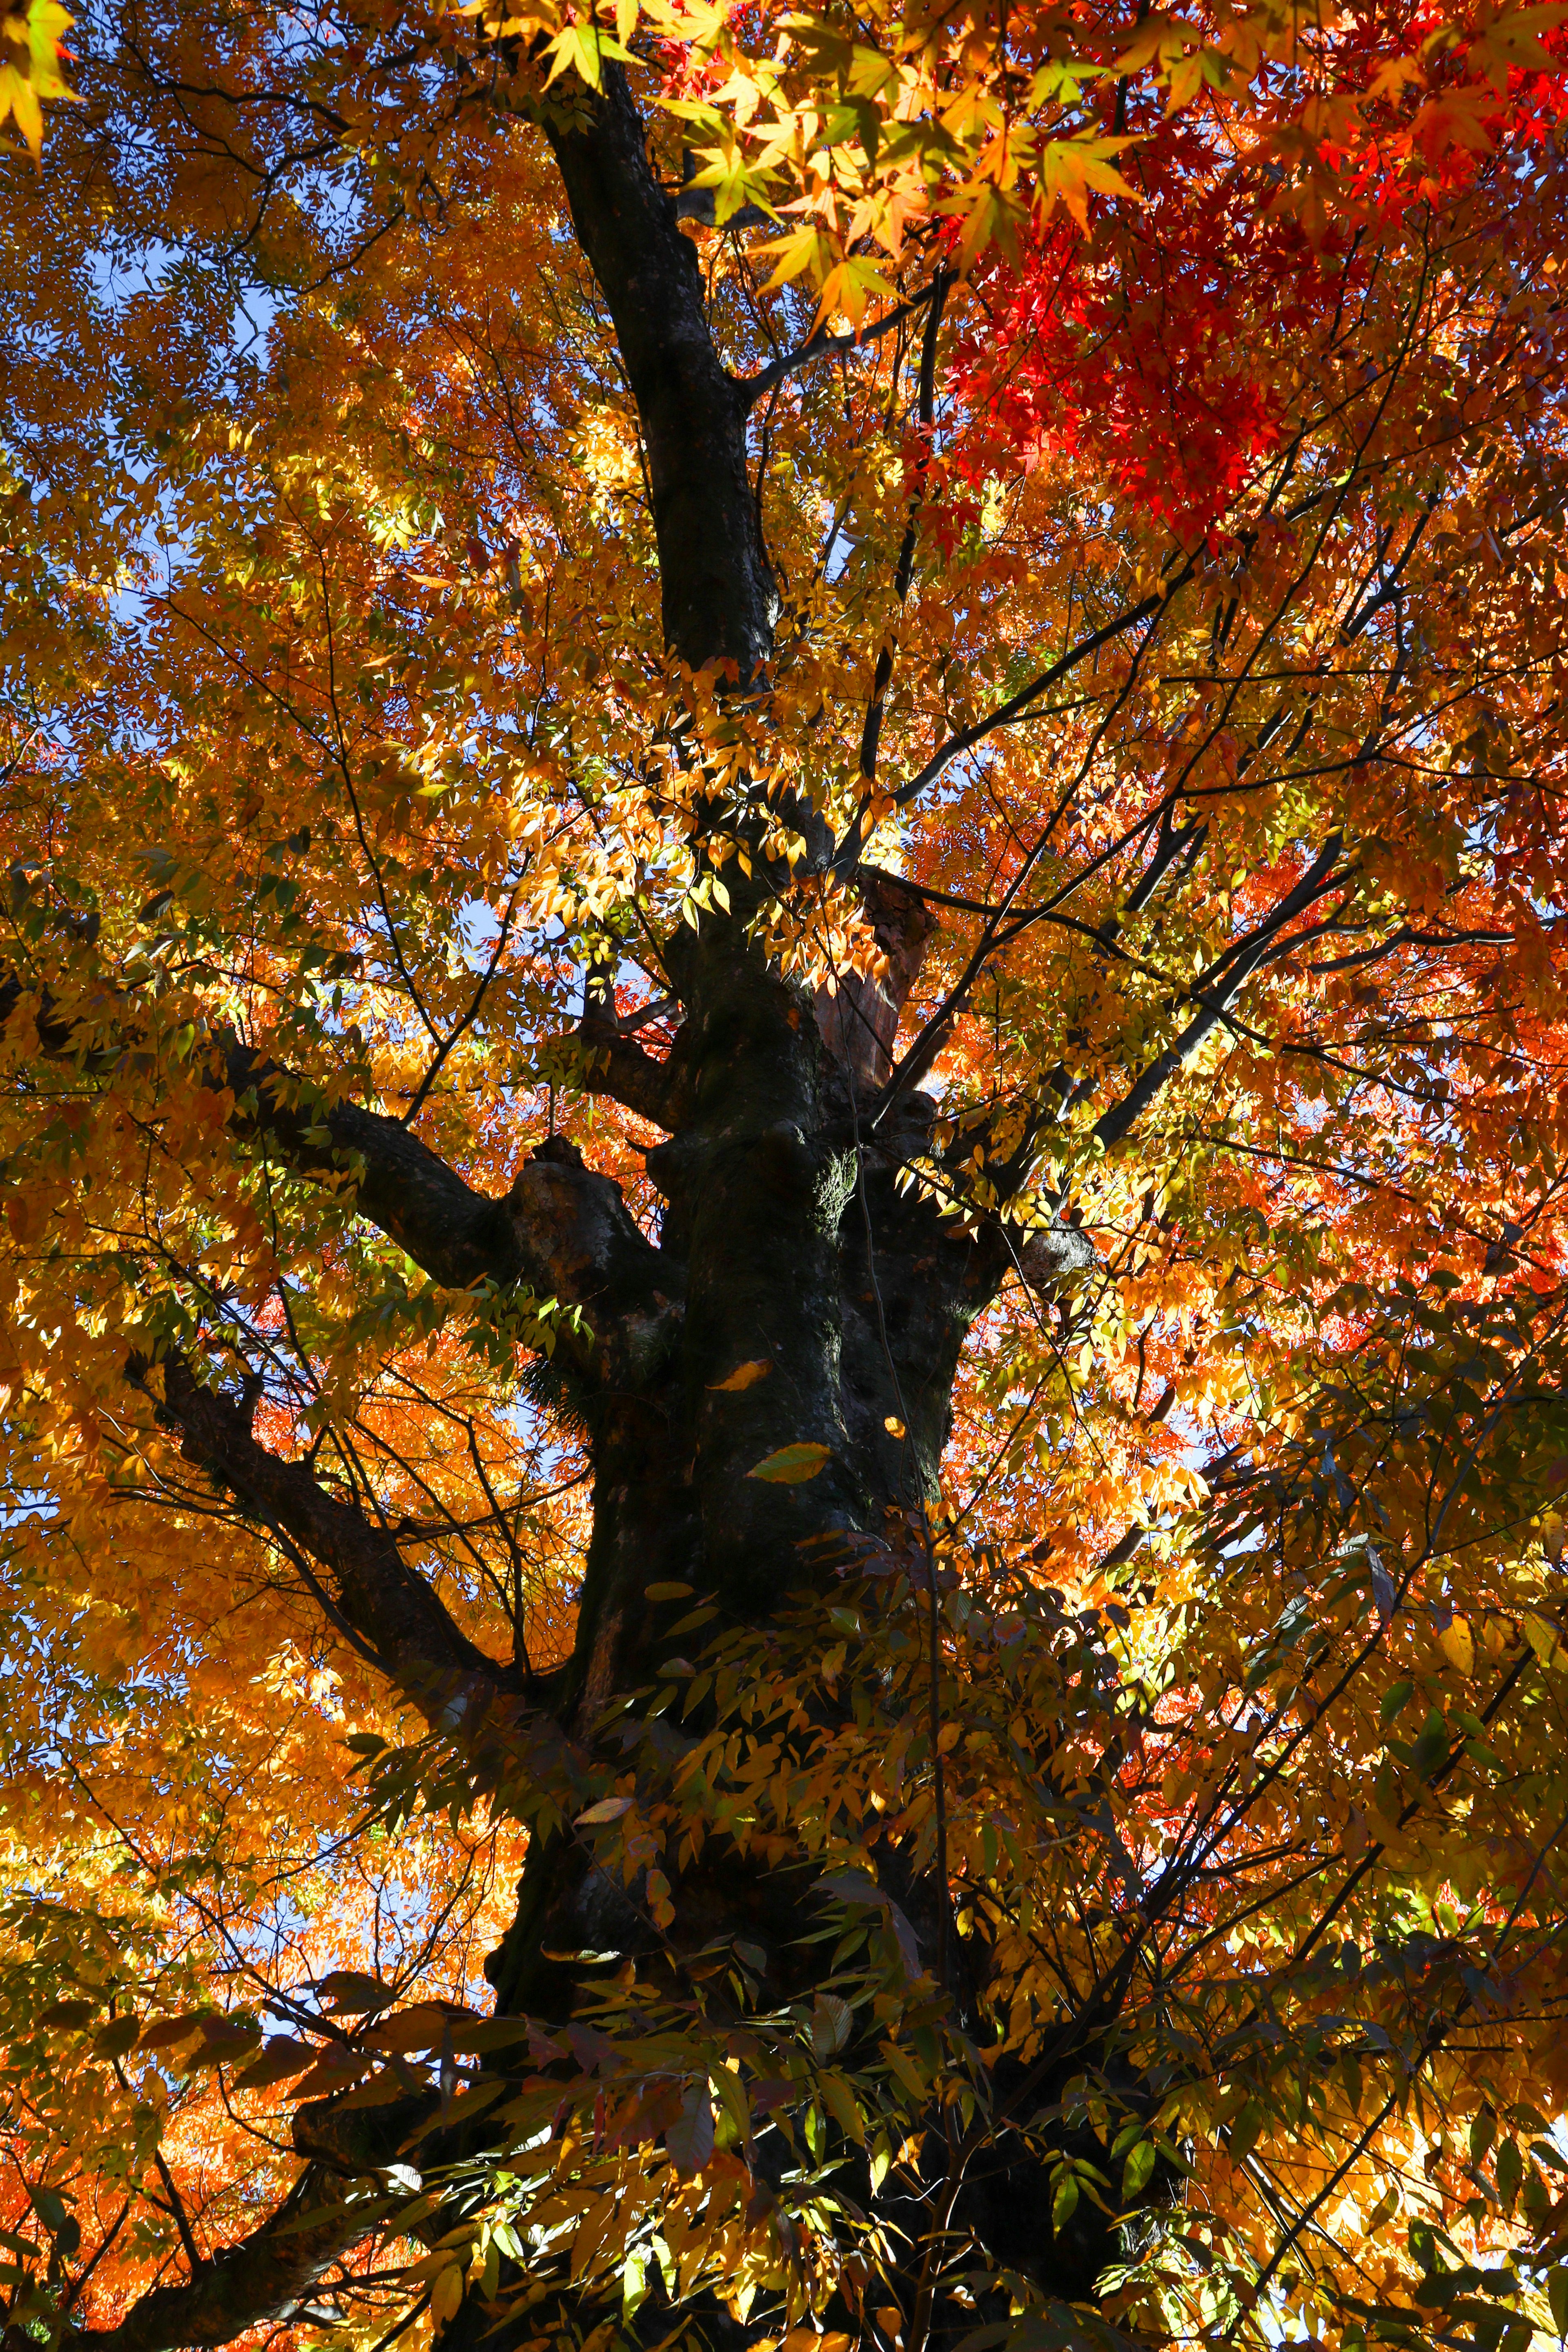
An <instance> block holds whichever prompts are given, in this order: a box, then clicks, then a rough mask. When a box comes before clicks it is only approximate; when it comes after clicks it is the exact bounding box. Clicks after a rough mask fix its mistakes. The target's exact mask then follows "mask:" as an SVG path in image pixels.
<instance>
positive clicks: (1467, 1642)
mask: <svg viewBox="0 0 1568 2352" xmlns="http://www.w3.org/2000/svg"><path fill="white" fill-rule="evenodd" d="M1437 1646H1438V1648H1439V1649H1440V1650H1441V1651H1442V1653H1443V1655H1444V1656H1445V1657H1446V1658H1447V1659H1448V1664H1450V1665H1451V1666H1454V1667H1456V1668H1457V1669H1458V1672H1459V1673H1460V1674H1461V1675H1468V1674H1469V1673H1470V1672H1471V1671H1472V1669H1473V1668H1474V1665H1475V1663H1476V1645H1475V1639H1474V1636H1473V1635H1472V1634H1471V1632H1470V1629H1469V1622H1468V1621H1467V1620H1466V1619H1465V1618H1463V1617H1456V1618H1455V1619H1454V1622H1453V1623H1452V1624H1451V1625H1449V1626H1448V1628H1447V1630H1446V1631H1445V1632H1443V1633H1439V1634H1438V1636H1437Z"/></svg>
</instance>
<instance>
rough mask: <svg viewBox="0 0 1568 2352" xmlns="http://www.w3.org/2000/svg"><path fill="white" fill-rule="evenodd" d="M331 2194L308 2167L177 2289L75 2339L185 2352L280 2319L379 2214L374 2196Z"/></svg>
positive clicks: (151, 2351)
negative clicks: (246, 2230) (268, 2211)
mask: <svg viewBox="0 0 1568 2352" xmlns="http://www.w3.org/2000/svg"><path fill="white" fill-rule="evenodd" d="M331 2194H332V2189H331V2185H330V2184H329V2179H328V2177H327V2176H326V2175H325V2174H324V2173H323V2172H322V2171H321V2170H320V2169H319V2168H318V2167H316V2166H314V2165H312V2166H310V2167H308V2168H307V2169H306V2171H305V2172H304V2173H303V2174H301V2176H300V2178H299V2179H298V2182H297V2183H296V2184H295V2188H294V2190H293V2192H292V2194H291V2195H290V2197H289V2198H288V2200H287V2202H286V2203H285V2204H284V2205H283V2206H281V2207H280V2208H279V2210H277V2212H276V2213H274V2214H272V2215H270V2216H269V2218H268V2219H267V2221H264V2222H263V2223H262V2226H261V2227H260V2229H259V2230H255V2231H252V2233H251V2235H250V2236H249V2237H248V2238H242V2239H241V2240H240V2242H239V2243H238V2244H237V2245H233V2246H225V2248H224V2250H223V2252H221V2253H218V2254H214V2255H213V2257H212V2258H211V2260H210V2261H207V2262H199V2263H194V2264H193V2266H192V2271H191V2276H190V2278H189V2279H188V2280H187V2281H186V2282H185V2284H183V2285H182V2286H155V2287H153V2288H152V2289H151V2290H150V2292H149V2293H148V2294H144V2295H142V2296H141V2298H140V2299H139V2300H138V2301H137V2302H135V2303H133V2304H132V2305H131V2309H130V2310H129V2311H128V2312H127V2313H126V2315H125V2317H124V2318H123V2319H122V2320H121V2321H120V2324H119V2326H117V2327H108V2328H104V2329H102V2330H101V2331H99V2332H93V2331H90V2330H89V2332H88V2333H87V2334H86V2335H84V2336H80V2337H79V2339H78V2340H79V2341H81V2342H83V2343H85V2344H89V2345H91V2346H93V2347H95V2352H185V2347H189V2346H197V2345H202V2346H205V2345H216V2344H227V2343H228V2342H229V2341H230V2340H231V2339H232V2338H233V2337H234V2336H239V2335H241V2334H243V2333H244V2331H245V2329H246V2328H247V2327H253V2326H256V2323H257V2322H258V2321H260V2320H264V2319H281V2318H282V2317H283V2316H284V2315H285V2314H286V2313H287V2312H289V2311H291V2310H292V2309H293V2308H294V2306H295V2305H296V2304H298V2301H299V2300H300V2297H301V2296H302V2295H304V2294H306V2293H307V2292H308V2290H309V2289H310V2288H311V2287H312V2286H314V2285H315V2284H316V2282H317V2280H318V2279H319V2278H320V2277H321V2275H322V2273H323V2272H325V2271H327V2270H328V2269H329V2268H330V2266H331V2264H332V2263H335V2262H336V2261H337V2259H338V2257H339V2256H340V2254H342V2253H345V2252H347V2251H348V2249H349V2248H350V2246H351V2245H353V2244H355V2243H356V2242H357V2241H358V2240H359V2239H361V2238H363V2237H364V2236H366V2235H367V2234H368V2232H369V2231H371V2229H372V2228H373V2227H374V2226H375V2223H376V2221H378V2220H380V2219H381V2218H382V2212H383V2210H384V2209H383V2208H382V2204H381V2200H379V2199H375V2200H371V2199H369V2198H361V2199H358V2200H353V2199H349V2198H341V2201H333V2202H330V2203H328V2202H326V2201H325V2200H326V2199H327V2198H328V2197H329V2196H330V2195H331ZM367 2208H368V2209H369V2210H366V2209H367ZM312 2211H315V2212H316V2219H314V2220H313V2221H307V2222H306V2223H305V2225H304V2227H303V2228H302V2227H300V2225H299V2217H300V2216H301V2215H302V2214H308V2213H311V2212H312Z"/></svg>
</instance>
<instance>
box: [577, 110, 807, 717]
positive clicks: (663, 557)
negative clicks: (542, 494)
mask: <svg viewBox="0 0 1568 2352" xmlns="http://www.w3.org/2000/svg"><path fill="white" fill-rule="evenodd" d="M545 129H546V131H547V133H548V135H549V142H550V145H551V146H552V147H553V149H554V150H555V157H556V162H557V163H558V164H559V168H560V175H561V178H562V180H563V181H564V182H565V184H566V194H567V202H568V204H569V205H570V207H571V219H572V226H573V227H574V229H575V230H576V232H577V239H578V243H579V244H580V247H582V250H583V252H584V254H585V255H586V256H587V257H588V260H589V263H590V265H591V268H592V270H593V274H594V276H595V277H596V278H597V279H598V280H599V284H600V286H601V289H602V290H603V294H604V299H605V300H606V302H607V303H608V304H609V306H610V315H611V318H612V320H613V321H614V325H615V334H616V340H617V341H618V342H619V343H620V346H621V355H622V359H623V360H624V362H625V363H626V373H627V375H628V377H629V378H630V380H631V384H632V394H633V397H634V398H635V400H636V403H637V411H638V415H639V416H640V418H641V420H642V425H643V441H644V443H645V445H646V447H647V451H648V476H649V482H650V486H651V488H652V491H653V527H654V530H655V533H656V536H657V539H658V545H659V577H660V583H661V587H662V591H663V596H664V636H665V640H666V642H667V643H668V645H669V646H671V647H672V648H673V650H674V652H675V653H677V654H679V655H680V656H681V658H682V659H683V660H685V661H687V662H689V663H690V664H691V666H692V667H693V668H694V669H700V668H702V667H703V666H704V665H705V664H706V663H707V662H711V661H716V660H729V661H733V662H734V663H735V665H736V667H737V670H738V672H739V674H740V677H741V678H742V680H743V681H744V680H747V679H749V678H750V677H752V676H753V675H754V673H755V672H756V670H757V669H758V666H759V665H760V664H761V663H763V662H765V661H766V660H767V659H768V655H769V654H770V653H771V651H772V648H773V622H774V617H775V614H776V613H777V611H778V593H777V591H776V590H775V588H774V584H773V577H772V573H771V572H770V571H769V569H768V557H767V553H766V551H765V549H764V547H763V544H762V533H761V528H760V520H759V518H758V511H757V502H756V499H755V498H754V497H753V495H752V488H751V483H750V479H749V478H748V475H747V465H746V415H747V407H748V405H749V402H748V399H747V387H746V386H744V385H742V384H739V383H737V382H736V380H735V378H734V377H733V376H732V375H731V374H730V373H729V371H728V369H727V368H726V367H725V365H724V364H723V362H722V361H721V360H720V359H719V356H718V353H717V352H716V350H715V348H714V343H713V338H712V336H711V335H710V334H709V332H708V325H707V317H706V310H705V307H704V300H703V284H702V277H701V273H700V271H699V270H698V268H697V260H696V254H695V249H694V247H692V245H691V243H690V241H689V240H688V239H687V238H686V237H685V236H683V235H682V232H681V226H680V223H679V221H678V219H677V217H676V213H675V206H674V202H673V200H672V199H671V197H670V196H669V195H668V194H666V193H665V191H664V189H663V188H661V187H660V185H659V184H658V182H657V181H656V180H655V178H654V177H653V171H652V169H651V167H650V165H649V163H648V155H647V148H646V145H645V142H644V139H643V122H642V118H641V116H640V115H639V113H638V111H637V108H636V106H635V104H634V103H633V100H632V93H631V90H630V89H629V88H628V86H627V81H626V77H625V74H624V73H623V72H622V68H621V67H620V66H619V65H616V64H612V63H607V64H606V65H605V67H604V69H603V75H602V79H601V84H600V87H599V89H597V90H591V91H588V92H585V93H584V95H583V97H582V99H581V100H580V103H579V104H578V105H576V106H575V107H574V108H573V110H572V112H571V114H570V116H567V115H565V114H559V115H549V114H547V116H546V121H545Z"/></svg>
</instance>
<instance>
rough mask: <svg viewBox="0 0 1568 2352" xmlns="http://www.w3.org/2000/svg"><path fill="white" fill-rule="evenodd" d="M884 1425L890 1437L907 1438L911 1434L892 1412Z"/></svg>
mask: <svg viewBox="0 0 1568 2352" xmlns="http://www.w3.org/2000/svg"><path fill="white" fill-rule="evenodd" d="M882 1425H883V1429H885V1430H886V1432H887V1433H888V1435H889V1437H906V1436H907V1435H908V1431H907V1430H906V1429H905V1428H904V1423H902V1422H901V1421H900V1419H899V1417H898V1415H897V1414H896V1413H895V1412H890V1413H889V1414H888V1416H887V1419H886V1420H885V1421H884V1422H883V1424H882Z"/></svg>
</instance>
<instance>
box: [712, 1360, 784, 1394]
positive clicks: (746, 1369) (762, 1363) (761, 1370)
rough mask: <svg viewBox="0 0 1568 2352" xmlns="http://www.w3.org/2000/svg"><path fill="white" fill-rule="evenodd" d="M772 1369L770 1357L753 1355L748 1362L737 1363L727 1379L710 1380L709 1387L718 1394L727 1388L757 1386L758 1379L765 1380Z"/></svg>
mask: <svg viewBox="0 0 1568 2352" xmlns="http://www.w3.org/2000/svg"><path fill="white" fill-rule="evenodd" d="M771 1370H773V1363H772V1360H771V1358H770V1357H768V1356H753V1357H752V1358H751V1359H750V1360H749V1361H748V1362H747V1363H744V1364H737V1366H736V1368H735V1370H734V1371H733V1372H731V1374H730V1376H729V1378H728V1379H727V1381H709V1382H708V1387H709V1388H710V1389H711V1390H712V1391H714V1392H715V1393H718V1392H719V1391H724V1390H734V1389H749V1388H755V1387H756V1385H757V1383H758V1381H765V1380H766V1379H767V1378H768V1373H769V1372H770V1371H771Z"/></svg>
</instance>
